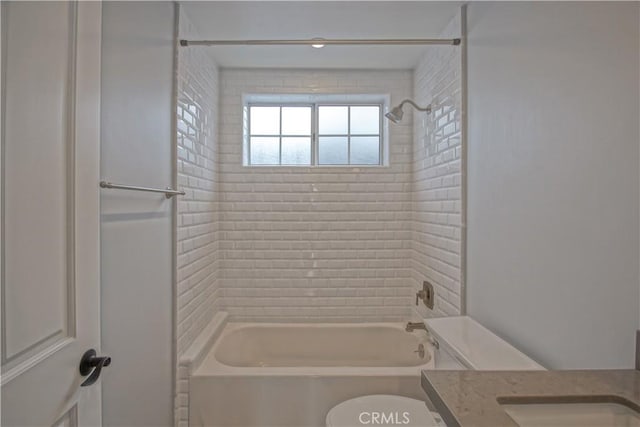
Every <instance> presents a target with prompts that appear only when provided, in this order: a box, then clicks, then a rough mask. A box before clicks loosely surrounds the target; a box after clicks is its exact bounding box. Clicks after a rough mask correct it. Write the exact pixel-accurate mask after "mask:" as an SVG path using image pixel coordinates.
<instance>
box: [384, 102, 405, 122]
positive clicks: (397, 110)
mask: <svg viewBox="0 0 640 427" xmlns="http://www.w3.org/2000/svg"><path fill="white" fill-rule="evenodd" d="M403 115H404V111H402V107H401V106H400V105H396V106H395V107H393V108H392V109H391V111H389V112H388V113H387V114H385V115H384V116H385V117H386V118H387V119H389V120H391V121H392V122H393V123H399V122H400V121H401V120H402V116H403Z"/></svg>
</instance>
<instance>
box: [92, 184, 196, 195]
mask: <svg viewBox="0 0 640 427" xmlns="http://www.w3.org/2000/svg"><path fill="white" fill-rule="evenodd" d="M100 187H102V188H116V189H118V190H133V191H148V192H150V193H164V195H165V196H166V197H167V199H170V198H172V197H173V196H178V195H180V196H184V194H185V193H184V191H180V190H174V189H172V188H169V187H167V188H165V189H164V190H163V189H162V188H150V187H138V186H135V185H123V184H114V183H113V182H108V181H100Z"/></svg>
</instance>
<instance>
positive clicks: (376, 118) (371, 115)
mask: <svg viewBox="0 0 640 427" xmlns="http://www.w3.org/2000/svg"><path fill="white" fill-rule="evenodd" d="M379 133H380V107H369V106H366V107H351V134H352V135H377V134H379Z"/></svg>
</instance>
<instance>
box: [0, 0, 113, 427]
mask: <svg viewBox="0 0 640 427" xmlns="http://www.w3.org/2000/svg"><path fill="white" fill-rule="evenodd" d="M101 7H102V5H101V4H100V3H99V2H4V1H3V2H2V5H1V18H2V28H1V34H2V86H1V87H2V89H1V90H2V93H1V99H2V121H1V135H2V151H1V153H2V154H1V156H2V157H1V169H0V170H1V172H2V173H1V189H2V198H1V203H2V204H1V208H2V228H1V233H2V236H1V237H2V239H0V240H1V241H2V248H1V249H2V251H1V255H2V257H1V259H2V263H1V270H0V272H1V277H2V304H1V313H2V316H1V322H2V323H1V328H0V329H1V331H2V341H1V350H2V351H1V357H2V373H1V379H0V382H1V385H2V389H1V392H2V396H1V399H2V414H1V420H2V425H3V426H7V427H8V426H58V425H62V426H74V425H82V426H96V425H100V424H101V404H100V400H101V393H100V381H97V382H96V383H94V384H93V385H92V386H86V387H81V386H80V385H81V383H82V382H83V381H85V380H86V379H87V378H88V376H82V375H81V374H80V372H79V364H80V359H81V357H82V355H83V354H84V353H85V351H86V350H88V349H92V348H93V349H96V350H97V351H98V355H100V354H99V350H100V251H99V250H100V242H99V240H100V234H99V233H100V231H99V230H100V229H99V208H100V206H99V200H100V199H99V194H98V190H99V187H98V181H99V166H100V163H99V153H100V150H99V141H100V37H101V10H102V9H101ZM108 370H109V368H105V369H104V371H105V372H106V373H108Z"/></svg>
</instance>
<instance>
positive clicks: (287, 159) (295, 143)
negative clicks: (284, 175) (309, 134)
mask: <svg viewBox="0 0 640 427" xmlns="http://www.w3.org/2000/svg"><path fill="white" fill-rule="evenodd" d="M282 164H283V165H310V164H311V138H290V137H283V138H282Z"/></svg>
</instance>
